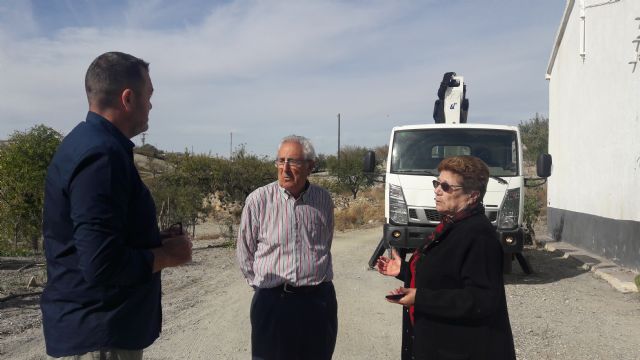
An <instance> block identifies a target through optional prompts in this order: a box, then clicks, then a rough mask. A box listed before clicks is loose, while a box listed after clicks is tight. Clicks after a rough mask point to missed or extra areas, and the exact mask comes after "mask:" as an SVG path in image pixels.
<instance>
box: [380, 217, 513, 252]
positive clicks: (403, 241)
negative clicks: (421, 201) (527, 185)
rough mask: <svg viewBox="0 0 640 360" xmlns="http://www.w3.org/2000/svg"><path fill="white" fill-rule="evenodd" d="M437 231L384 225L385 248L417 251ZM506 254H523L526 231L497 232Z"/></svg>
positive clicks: (431, 228)
mask: <svg viewBox="0 0 640 360" xmlns="http://www.w3.org/2000/svg"><path fill="white" fill-rule="evenodd" d="M434 230H435V227H430V226H406V225H391V224H384V242H385V247H386V248H389V247H394V248H397V249H416V248H418V247H420V246H422V245H424V244H425V243H426V240H427V237H428V236H429V235H431V233H432V232H433V231H434ZM497 232H498V236H499V238H500V243H501V244H502V248H503V250H504V252H505V253H521V252H522V249H523V245H524V230H523V229H522V228H521V227H518V228H515V229H513V230H502V229H500V230H497Z"/></svg>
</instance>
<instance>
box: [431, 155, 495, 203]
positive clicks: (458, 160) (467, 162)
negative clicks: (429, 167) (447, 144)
mask: <svg viewBox="0 0 640 360" xmlns="http://www.w3.org/2000/svg"><path fill="white" fill-rule="evenodd" d="M445 170H446V171H450V172H452V173H455V174H458V175H460V176H461V177H462V184H460V185H462V189H463V190H464V192H465V193H467V194H468V193H470V192H471V191H479V192H480V196H479V197H478V201H479V202H481V201H482V199H483V198H484V194H485V193H486V192H487V183H488V182H489V168H488V167H487V164H485V163H484V161H482V160H480V159H479V158H477V157H475V156H469V155H461V156H452V157H448V158H446V159H444V160H442V161H441V162H440V165H438V171H439V172H443V171H445Z"/></svg>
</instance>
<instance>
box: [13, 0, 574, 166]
mask: <svg viewBox="0 0 640 360" xmlns="http://www.w3.org/2000/svg"><path fill="white" fill-rule="evenodd" d="M178 4H182V5H183V7H179V5H178ZM186 4H187V5H186V7H184V3H182V2H167V1H160V0H154V1H147V2H142V3H141V2H137V1H131V2H130V3H129V8H127V9H126V10H123V11H122V15H123V16H124V17H125V19H126V21H123V22H118V23H114V24H113V25H111V26H100V27H78V25H77V24H71V25H70V26H67V27H65V26H61V27H60V28H59V29H58V30H57V31H56V32H54V33H51V34H47V36H45V35H33V34H34V33H37V31H38V30H37V29H38V24H37V23H35V20H34V21H31V25H29V21H25V26H24V27H23V28H21V29H20V30H18V31H13V29H11V28H9V27H8V26H6V25H5V22H4V17H5V15H3V14H2V10H0V20H3V21H2V22H1V23H0V97H1V98H2V99H3V100H2V101H1V102H0V113H1V114H3V115H1V121H0V138H3V137H6V136H7V135H8V134H9V133H11V132H12V131H13V130H22V129H25V128H27V127H29V126H31V125H34V124H37V123H45V124H46V125H48V126H51V127H54V128H56V129H58V130H62V131H63V132H68V131H69V130H70V129H71V128H72V127H73V126H74V125H75V124H76V123H77V122H79V121H80V120H82V119H83V117H84V113H85V112H86V100H85V97H84V91H83V81H84V72H85V71H86V68H87V67H88V65H89V63H90V62H91V61H92V60H93V59H94V58H95V57H96V56H97V55H99V54H100V53H103V52H105V51H111V50H118V51H124V52H129V53H131V54H134V55H136V56H140V57H142V58H144V59H145V60H147V61H149V62H151V76H152V79H153V82H154V87H155V89H156V91H155V94H154V97H153V99H152V101H153V104H154V108H153V110H152V112H151V128H150V130H149V134H148V136H147V140H148V141H149V142H151V143H153V144H155V145H157V146H159V147H160V148H163V149H167V150H177V151H180V150H183V149H184V148H191V147H193V148H194V150H196V151H200V152H208V151H212V152H213V153H219V154H227V153H228V148H229V133H230V132H233V133H234V143H235V144H239V143H245V144H246V146H247V149H248V150H249V151H252V152H256V153H260V154H268V155H271V154H272V153H273V148H274V147H275V146H277V142H278V140H279V139H280V138H281V137H282V136H284V135H287V134H290V133H298V134H302V135H306V136H309V137H310V138H311V139H312V140H313V141H314V142H316V147H317V148H318V151H319V152H333V151H334V150H335V147H336V146H337V145H336V135H335V134H336V127H337V119H336V114H337V113H338V112H340V113H342V144H355V145H368V146H374V145H380V144H383V143H385V142H387V141H388V132H389V130H390V128H391V126H394V125H399V124H404V123H416V122H431V111H432V107H433V101H434V100H435V93H436V89H437V86H438V84H439V81H440V78H441V76H442V73H444V72H445V71H457V72H458V73H460V74H462V75H464V76H465V77H466V78H467V80H468V82H469V94H470V98H471V104H472V105H471V106H472V112H471V115H470V116H471V118H472V119H482V120H487V121H491V122H498V123H506V122H511V123H513V124H517V123H518V122H519V121H520V120H523V119H526V118H527V117H530V116H531V115H533V113H535V112H536V111H537V112H541V113H545V112H546V82H544V80H543V75H544V66H546V61H547V58H548V51H549V50H550V46H551V42H552V40H553V34H554V33H555V29H556V24H555V21H549V22H548V23H547V24H546V25H544V24H543V25H536V23H538V21H533V20H530V21H529V22H527V21H523V24H521V25H520V26H521V27H520V28H513V29H509V31H504V32H498V33H491V32H485V33H480V31H481V30H482V29H483V28H484V27H486V26H490V25H491V23H492V21H493V20H492V19H485V20H484V21H485V22H486V23H480V24H477V23H473V22H472V20H473V16H472V14H467V15H466V16H464V17H463V18H464V21H463V22H462V23H459V24H457V25H456V26H452V27H449V26H450V25H451V21H450V17H448V16H447V15H451V14H453V13H457V12H458V10H459V9H458V8H452V9H451V8H450V9H447V8H444V10H441V9H442V6H441V5H438V6H435V5H433V6H432V5H430V3H427V2H410V1H404V2H388V1H371V2H366V3H365V2H343V1H323V2H319V1H277V2H275V1H233V2H225V3H220V4H216V5H213V6H210V5H206V6H205V4H208V2H206V1H205V2H197V1H195V0H193V1H191V2H187V3H186ZM0 6H1V5H0ZM458 6H462V5H458ZM493 6H494V7H496V8H503V7H504V6H499V5H493ZM511 7H513V6H511ZM539 7H543V6H541V5H540V6H539ZM547 7H549V5H547ZM555 8H557V9H556V10H557V11H561V10H562V7H561V6H555ZM0 9H2V7H0ZM194 9H196V10H197V12H199V16H196V17H194V16H193V14H194ZM520 10H521V9H520ZM12 11H13V10H12ZM16 11H17V10H16ZM73 11H75V12H76V13H77V14H76V15H75V17H82V13H81V10H80V9H77V8H74V10H73ZM86 11H97V10H96V9H94V10H91V9H89V10H86ZM447 11H449V12H447ZM489 12H490V11H489ZM494 12H497V10H494ZM18 13H19V14H16V15H15V17H16V18H25V19H30V18H31V19H33V16H32V15H30V14H31V9H30V8H28V7H23V8H22V9H20V10H19V11H18ZM502 15H505V14H495V16H502ZM559 16H560V14H558V16H556V17H554V19H555V18H559ZM185 19H186V20H185ZM496 21H497V20H496ZM163 23H167V24H169V23H170V26H161V25H162V24H163ZM72 26H73V27H72ZM541 36H544V37H545V38H540V37H541ZM546 37H548V38H546ZM540 64H543V65H542V66H541V65H540ZM514 80H517V81H514ZM474 111H475V112H474ZM523 116H524V117H523Z"/></svg>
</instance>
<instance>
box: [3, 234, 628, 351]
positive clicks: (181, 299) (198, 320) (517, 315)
mask: <svg viewBox="0 0 640 360" xmlns="http://www.w3.org/2000/svg"><path fill="white" fill-rule="evenodd" d="M380 234H381V228H379V227H376V228H372V229H365V230H359V231H352V232H345V233H337V234H336V237H335V240H334V246H333V255H334V271H335V281H334V283H335V285H336V292H337V294H338V304H339V314H338V316H339V323H340V324H339V333H338V342H337V345H336V352H335V356H334V359H337V360H342V359H398V358H399V353H400V327H401V321H400V320H401V319H400V317H401V315H400V314H401V312H400V309H399V307H398V306H397V305H393V304H389V303H387V302H385V301H384V298H383V296H384V294H385V293H386V292H387V291H388V290H390V289H392V288H394V287H396V286H398V285H399V282H398V281H397V280H395V279H390V278H387V277H383V276H381V275H379V274H377V273H376V272H375V271H370V270H368V269H367V268H366V262H367V260H368V258H369V256H370V255H371V252H372V251H373V248H374V247H375V245H376V244H377V241H378V239H379V236H380ZM219 245H220V242H219V241H218V240H216V241H197V242H196V244H195V250H194V261H193V262H192V263H191V264H189V265H187V266H183V267H180V268H175V269H169V270H165V271H164V272H163V293H164V300H163V309H164V319H165V323H164V326H163V333H162V335H161V337H160V339H158V340H157V341H156V343H155V344H153V345H152V346H151V347H150V348H149V349H147V350H146V351H145V359H158V360H159V359H176V358H181V359H248V358H250V342H249V334H250V326H249V318H248V317H249V314H248V313H249V303H250V301H251V296H252V291H251V289H250V288H249V287H248V286H247V285H246V283H245V282H244V279H243V278H242V275H241V274H240V271H239V270H238V269H237V265H236V263H235V256H234V252H233V250H232V249H229V248H224V247H220V246H219ZM525 256H526V257H527V258H528V259H529V262H530V264H531V266H532V268H533V270H534V274H532V275H524V274H523V273H522V271H521V269H520V268H519V266H518V264H517V263H514V266H513V274H510V275H507V276H506V278H505V282H506V285H505V286H506V291H507V301H508V306H509V315H510V318H511V325H512V329H513V334H514V337H515V344H516V351H517V354H518V359H532V360H534V359H535V360H538V359H622V360H625V359H635V360H638V359H640V294H638V293H632V294H621V293H619V292H616V291H615V290H614V289H612V288H611V287H610V286H609V285H608V284H607V283H606V282H604V281H603V280H600V279H596V278H594V276H593V274H592V273H590V272H588V271H585V270H583V269H581V268H580V267H579V264H577V263H575V262H574V261H573V260H571V259H564V258H562V257H561V256H560V254H558V253H551V252H547V251H542V250H536V249H532V248H529V249H526V252H525ZM6 264H8V262H7V260H6V259H4V260H2V263H1V265H0V284H7V283H10V282H16V277H18V276H20V277H21V278H24V277H25V276H26V275H25V274H23V272H25V271H27V269H23V270H22V271H20V273H18V270H17V268H20V267H21V266H23V265H16V264H15V262H14V263H13V266H5V265H6ZM30 271H33V272H35V273H36V274H37V272H38V271H41V270H39V269H38V268H35V269H32V270H30ZM20 281H22V280H20ZM0 289H5V288H0ZM31 290H36V291H37V290H38V289H37V288H35V289H31ZM6 295H7V293H6V289H5V290H3V292H2V293H1V294H0V297H2V296H6ZM38 301H39V297H38V295H34V296H30V297H19V298H13V299H10V300H6V301H0V358H1V359H44V358H45V357H44V355H43V354H44V342H43V339H42V330H41V328H40V312H39V307H38Z"/></svg>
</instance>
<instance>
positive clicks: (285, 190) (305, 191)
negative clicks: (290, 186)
mask: <svg viewBox="0 0 640 360" xmlns="http://www.w3.org/2000/svg"><path fill="white" fill-rule="evenodd" d="M276 183H278V181H277V180H276ZM309 186H311V183H310V182H309V180H307V182H306V183H305V184H304V188H303V189H302V191H301V192H300V196H298V199H296V200H303V201H304V197H305V195H306V194H307V190H309ZM278 188H279V189H280V192H281V193H282V194H283V195H284V196H286V197H287V199H289V198H293V195H292V194H291V193H290V192H289V191H288V190H287V189H285V188H283V187H282V186H280V183H278ZM294 199H295V198H294Z"/></svg>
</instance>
